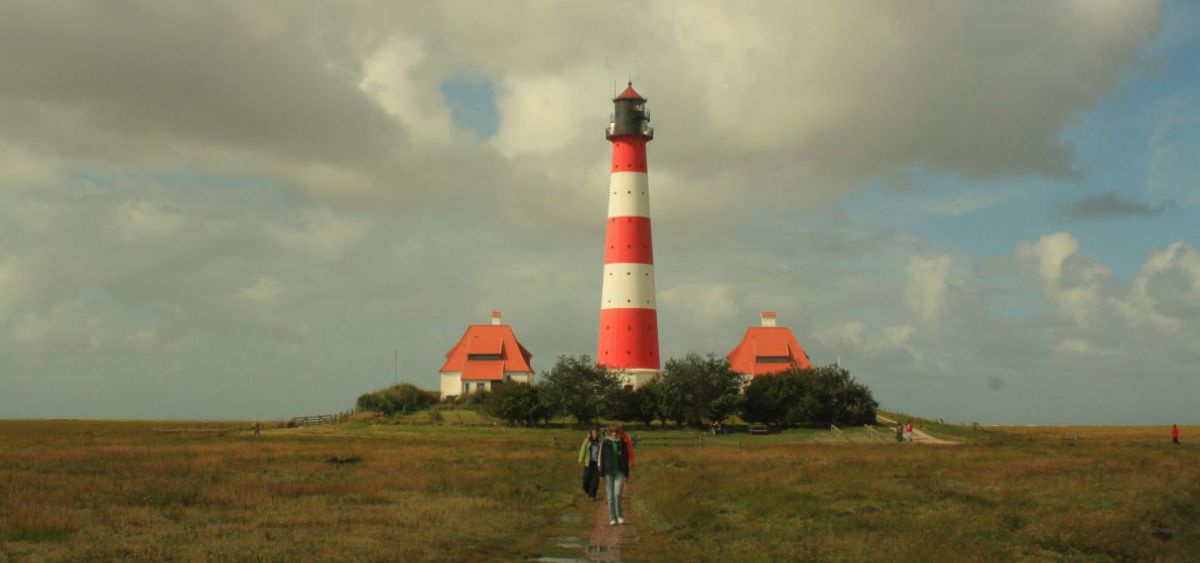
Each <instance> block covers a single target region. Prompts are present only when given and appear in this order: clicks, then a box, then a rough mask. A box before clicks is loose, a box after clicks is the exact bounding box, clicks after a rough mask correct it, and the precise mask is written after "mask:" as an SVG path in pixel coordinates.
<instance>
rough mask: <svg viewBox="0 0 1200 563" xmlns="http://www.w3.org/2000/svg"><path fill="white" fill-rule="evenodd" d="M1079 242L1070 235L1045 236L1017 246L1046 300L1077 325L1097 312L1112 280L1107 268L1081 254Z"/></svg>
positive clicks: (1022, 259) (1019, 254) (1022, 261)
mask: <svg viewBox="0 0 1200 563" xmlns="http://www.w3.org/2000/svg"><path fill="white" fill-rule="evenodd" d="M1078 251H1079V240H1078V239H1076V238H1075V237H1074V236H1072V235H1071V234H1069V233H1063V232H1059V233H1053V234H1049V235H1045V236H1043V237H1042V238H1040V239H1038V241H1037V242H1035V243H1029V242H1028V241H1023V242H1021V243H1020V244H1018V245H1017V248H1016V251H1015V254H1016V257H1017V260H1018V261H1019V262H1021V263H1022V264H1023V265H1024V266H1026V267H1027V269H1029V270H1031V271H1032V272H1034V273H1035V274H1036V276H1037V278H1038V280H1039V281H1040V282H1041V285H1042V290H1043V292H1044V294H1045V296H1046V299H1047V300H1048V301H1049V302H1050V303H1051V305H1053V306H1055V307H1056V308H1057V309H1058V310H1059V311H1060V312H1061V313H1062V314H1063V315H1065V316H1066V317H1067V318H1070V319H1071V320H1073V321H1074V322H1076V323H1078V324H1085V323H1087V322H1088V321H1089V320H1090V319H1091V318H1092V316H1093V315H1094V314H1095V313H1096V309H1097V308H1098V307H1099V306H1100V304H1101V302H1102V297H1103V291H1104V286H1105V284H1106V283H1107V282H1108V279H1109V278H1110V277H1111V274H1110V272H1109V270H1108V269H1107V268H1105V267H1104V266H1102V265H1100V264H1098V263H1096V262H1095V261H1093V260H1091V259H1090V258H1087V257H1085V256H1082V255H1080V254H1079V253H1078Z"/></svg>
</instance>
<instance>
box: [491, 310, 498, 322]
mask: <svg viewBox="0 0 1200 563" xmlns="http://www.w3.org/2000/svg"><path fill="white" fill-rule="evenodd" d="M492 324H494V325H498V324H500V311H492Z"/></svg>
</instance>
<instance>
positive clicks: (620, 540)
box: [529, 488, 639, 563]
mask: <svg viewBox="0 0 1200 563" xmlns="http://www.w3.org/2000/svg"><path fill="white" fill-rule="evenodd" d="M625 491H626V494H625V495H624V496H625V498H624V506H623V508H624V512H625V524H622V525H617V526H609V525H608V503H607V502H605V500H604V499H603V498H600V499H598V500H595V501H589V500H587V499H586V498H581V499H579V500H577V501H575V503H574V504H572V505H571V507H570V508H568V509H567V510H566V512H564V513H563V514H562V515H561V516H559V519H558V522H556V523H555V524H554V525H553V526H552V527H551V529H550V530H548V531H547V533H546V535H545V540H544V541H543V542H542V545H541V546H540V548H539V549H538V552H537V553H535V554H532V555H530V557H529V560H530V561H544V562H547V563H571V562H581V561H626V560H628V559H627V558H629V557H630V556H631V555H633V553H632V552H633V551H635V550H636V547H635V546H636V545H637V544H638V543H639V538H638V518H637V515H636V514H634V512H633V506H632V504H633V503H631V502H629V493H631V492H632V491H631V490H630V489H629V488H627V489H626V490H625Z"/></svg>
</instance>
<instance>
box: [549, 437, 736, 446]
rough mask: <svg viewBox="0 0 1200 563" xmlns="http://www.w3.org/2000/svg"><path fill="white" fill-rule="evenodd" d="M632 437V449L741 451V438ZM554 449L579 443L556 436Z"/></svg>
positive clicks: (578, 443)
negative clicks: (658, 447) (725, 449)
mask: <svg viewBox="0 0 1200 563" xmlns="http://www.w3.org/2000/svg"><path fill="white" fill-rule="evenodd" d="M632 437H633V445H634V447H635V448H636V447H642V446H664V447H676V448H735V449H739V450H740V449H742V439H741V438H714V437H712V436H705V435H702V434H701V435H696V436H642V435H639V434H635V435H633V436H632ZM552 440H553V442H554V447H555V448H559V449H573V448H578V447H579V445H580V443H581V442H571V441H570V440H562V439H560V438H558V437H557V436H556V437H554V438H552Z"/></svg>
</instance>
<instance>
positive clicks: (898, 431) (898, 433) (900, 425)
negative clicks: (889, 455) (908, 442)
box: [896, 420, 904, 443]
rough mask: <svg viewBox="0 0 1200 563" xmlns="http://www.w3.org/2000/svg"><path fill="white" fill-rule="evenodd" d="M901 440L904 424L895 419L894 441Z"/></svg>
mask: <svg viewBox="0 0 1200 563" xmlns="http://www.w3.org/2000/svg"><path fill="white" fill-rule="evenodd" d="M903 441H904V424H903V423H901V422H900V421H899V420H897V421H896V442H897V443H900V442H903Z"/></svg>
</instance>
